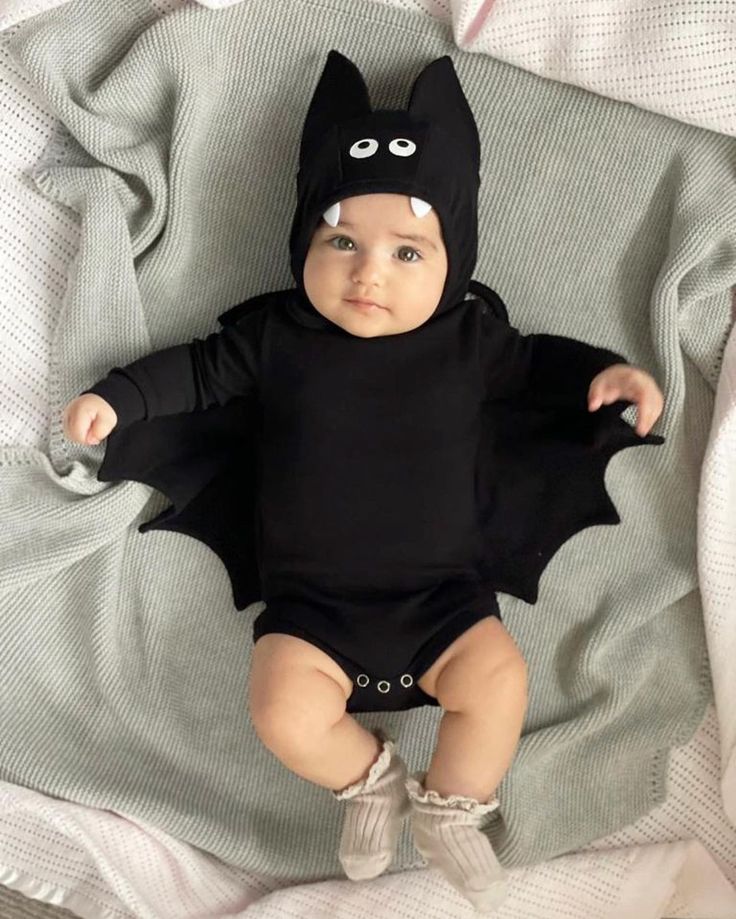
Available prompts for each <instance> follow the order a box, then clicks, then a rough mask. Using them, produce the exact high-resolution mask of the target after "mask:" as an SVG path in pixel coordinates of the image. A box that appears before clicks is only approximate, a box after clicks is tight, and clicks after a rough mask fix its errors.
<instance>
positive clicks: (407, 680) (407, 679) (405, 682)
mask: <svg viewBox="0 0 736 919" xmlns="http://www.w3.org/2000/svg"><path fill="white" fill-rule="evenodd" d="M413 682H414V677H413V676H412V675H411V674H410V673H405V674H404V675H403V676H402V677H401V685H402V686H405V687H407V688H408V687H409V686H411V685H412V683H413Z"/></svg>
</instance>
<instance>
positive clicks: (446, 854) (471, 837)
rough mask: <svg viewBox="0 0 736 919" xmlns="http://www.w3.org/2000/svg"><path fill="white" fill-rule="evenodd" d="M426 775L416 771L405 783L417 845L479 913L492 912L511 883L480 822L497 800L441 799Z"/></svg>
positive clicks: (449, 797)
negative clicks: (429, 788) (428, 784)
mask: <svg viewBox="0 0 736 919" xmlns="http://www.w3.org/2000/svg"><path fill="white" fill-rule="evenodd" d="M426 777H427V776H426V773H425V772H417V773H414V774H413V775H411V776H409V777H408V778H407V781H406V790H407V793H408V795H409V802H410V804H411V816H410V822H411V828H412V836H413V838H414V845H415V846H416V847H417V849H418V850H419V851H420V852H421V853H422V856H423V857H424V858H425V859H426V860H427V862H428V863H429V864H430V865H431V866H432V867H433V868H439V869H440V871H441V872H442V874H443V875H444V876H445V878H446V879H447V880H448V882H449V883H450V885H451V886H452V887H454V888H455V890H457V891H458V893H460V894H462V896H463V897H465V898H466V899H467V900H469V901H470V902H471V903H472V904H473V906H474V907H475V909H476V910H477V911H478V912H480V913H486V914H487V913H492V912H494V911H495V910H496V909H498V907H499V906H500V905H501V904H502V903H503V902H504V900H505V899H506V897H507V895H508V884H507V882H506V872H505V871H504V870H503V868H502V867H501V865H500V864H499V862H498V859H497V858H496V855H495V853H494V851H493V848H492V846H491V844H490V842H489V841H488V837H487V836H485V835H484V834H483V833H482V832H481V829H480V826H481V823H482V822H483V821H484V819H485V818H486V817H487V816H488V814H491V813H493V811H494V810H496V809H497V808H498V798H496V797H495V796H494V797H492V798H490V799H489V800H488V801H477V800H476V799H475V798H468V797H465V796H463V795H449V796H448V797H443V796H442V795H440V794H438V793H437V792H436V791H432V790H429V791H428V790H427V788H426V787H425V785H424V781H425V779H426Z"/></svg>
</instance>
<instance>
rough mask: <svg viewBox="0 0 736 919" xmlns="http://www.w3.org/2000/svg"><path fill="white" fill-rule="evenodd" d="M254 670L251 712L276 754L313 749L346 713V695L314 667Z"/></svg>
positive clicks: (252, 720)
mask: <svg viewBox="0 0 736 919" xmlns="http://www.w3.org/2000/svg"><path fill="white" fill-rule="evenodd" d="M272 664H273V665H272V666H270V667H267V668H258V667H253V668H251V674H250V680H249V684H248V712H249V715H250V719H251V722H252V724H253V727H254V729H255V731H256V734H258V736H259V738H260V739H261V741H262V742H263V743H264V744H265V746H266V747H268V748H269V749H270V750H272V751H273V752H278V751H279V750H284V749H289V750H293V749H309V748H311V747H312V746H314V744H316V743H318V742H319V740H320V737H322V735H323V734H324V733H325V732H326V731H327V730H329V729H330V728H331V727H332V726H333V725H334V724H335V723H336V722H337V721H339V720H340V718H341V717H342V716H343V715H344V714H345V709H346V704H345V695H344V693H343V692H342V690H341V689H340V687H339V686H337V684H336V683H335V682H334V680H332V679H330V677H329V676H327V675H326V674H324V673H322V672H321V671H319V670H317V669H316V668H314V667H311V666H308V665H304V666H303V667H294V666H289V667H279V666H278V665H275V663H274V662H272Z"/></svg>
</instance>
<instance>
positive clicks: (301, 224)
mask: <svg viewBox="0 0 736 919" xmlns="http://www.w3.org/2000/svg"><path fill="white" fill-rule="evenodd" d="M479 168H480V141H479V139H478V130H477V128H476V125H475V119H474V118H473V113H472V112H471V110H470V106H469V105H468V102H467V99H466V98H465V96H464V94H463V91H462V88H461V86H460V82H459V80H458V78H457V74H456V73H455V68H454V66H453V63H452V59H451V58H450V57H448V56H447V55H445V56H444V57H440V58H437V59H436V60H434V61H432V62H431V63H430V64H428V65H427V66H426V67H425V68H424V70H423V71H422V72H421V73H420V74H419V76H418V77H417V78H416V80H415V81H414V85H413V87H412V90H411V97H410V100H409V106H408V108H407V109H399V110H389V109H379V110H377V111H375V112H374V111H373V110H372V109H371V105H370V101H369V98H368V89H367V87H366V85H365V81H364V80H363V77H362V76H361V74H360V71H359V70H358V68H357V67H356V66H355V64H353V62H352V61H350V60H348V58H346V57H345V56H344V55H342V54H340V53H339V52H338V51H335V50H332V51H330V52H329V54H328V56H327V63H326V64H325V67H324V70H323V71H322V75H321V77H320V79H319V82H318V84H317V88H316V89H315V91H314V95H313V96H312V101H311V103H310V106H309V111H308V112H307V117H306V119H305V122H304V129H303V131H302V138H301V145H300V149H299V172H298V174H297V206H296V212H295V214H294V221H293V224H292V228H291V236H290V240H289V247H290V251H291V270H292V273H293V275H294V279H295V281H296V284H297V288H298V290H299V291H300V293H301V297H300V298H299V299H300V301H301V306H302V307H303V308H304V309H305V310H306V311H307V312H311V315H312V317H315V316H319V313H318V312H317V310H315V309H314V307H313V306H312V305H311V303H310V302H309V299H308V298H307V295H306V292H305V290H304V281H303V275H304V262H305V261H306V256H307V251H308V249H309V243H310V240H311V238H312V234H313V233H314V231H315V229H316V228H317V226H318V224H319V222H320V220H321V219H322V215H323V214H324V212H325V211H326V210H327V209H328V208H330V207H331V206H332V205H334V204H336V203H338V202H340V201H342V200H343V199H345V198H349V197H352V196H354V195H366V194H371V193H376V192H393V193H396V194H403V195H407V196H409V197H413V198H417V199H419V200H420V202H426V203H427V204H430V205H431V206H432V207H433V208H434V210H435V212H436V214H437V217H438V219H439V221H440V226H441V228H442V236H443V239H444V243H445V249H446V251H447V262H448V265H447V278H446V280H445V286H444V289H443V291H442V297H441V299H440V302H439V304H438V305H437V309H436V310H435V313H434V314H433V315H437V314H438V313H442V312H444V311H446V310H448V309H449V308H450V307H452V306H453V305H455V304H456V303H458V302H460V301H462V300H463V299H464V298H465V294H466V292H467V291H468V285H469V283H470V279H471V277H472V273H473V270H474V268H475V261H476V257H477V250H478V219H477V201H478V187H479V185H480V175H479ZM418 206H420V207H421V204H419V205H418ZM415 213H416V211H415ZM320 318H322V317H320Z"/></svg>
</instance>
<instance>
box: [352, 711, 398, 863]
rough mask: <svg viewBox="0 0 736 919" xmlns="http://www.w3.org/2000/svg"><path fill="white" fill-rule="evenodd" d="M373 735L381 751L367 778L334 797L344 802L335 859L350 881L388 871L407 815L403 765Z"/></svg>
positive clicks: (382, 735) (390, 746) (383, 741)
mask: <svg viewBox="0 0 736 919" xmlns="http://www.w3.org/2000/svg"><path fill="white" fill-rule="evenodd" d="M375 734H376V736H377V738H378V739H379V741H381V744H382V749H381V752H380V754H379V755H378V758H377V759H376V761H375V762H374V763H373V764H372V765H371V767H370V769H369V770H368V774H367V776H366V777H365V778H364V779H363V780H362V781H360V782H356V783H354V784H353V785H350V786H348V787H347V788H343V789H342V790H341V791H338V792H335V793H334V797H335V800H336V801H344V802H345V804H344V807H345V818H344V820H343V824H342V833H341V835H340V849H339V852H338V858H339V859H340V864H341V865H342V867H343V869H344V870H345V874H347V876H348V877H349V878H351V880H353V881H363V880H368V879H370V878H375V877H378V876H379V874H383V872H384V871H385V870H386V868H388V866H389V865H390V864H391V862H392V861H393V859H394V850H395V849H396V843H397V842H398V839H399V833H400V832H401V825H402V822H403V820H404V818H405V817H406V816H407V815H408V813H409V800H408V798H407V794H406V788H405V787H404V782H405V781H406V777H407V771H406V763H405V762H404V760H403V759H402V758H401V757H400V756H399V754H398V753H397V752H396V746H395V744H394V742H393V741H392V740H390V739H389V738H388V737H387V736H386V735H385V733H384V732H383V731H381V730H380V729H379V730H377V731H376V732H375Z"/></svg>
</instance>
